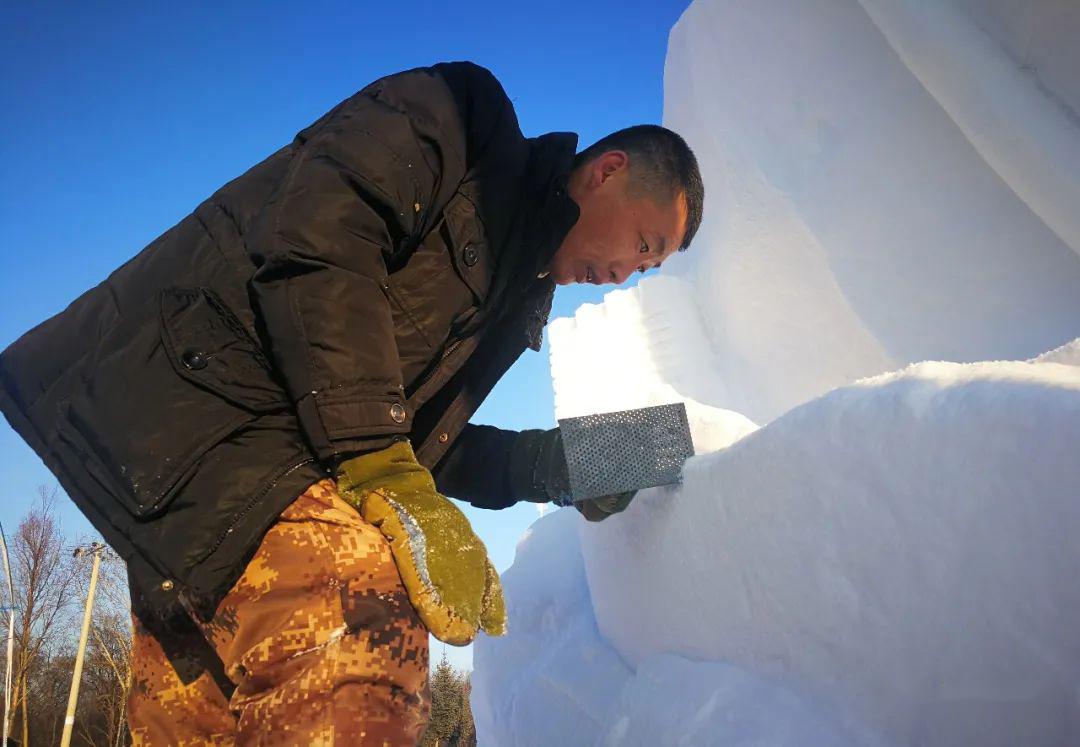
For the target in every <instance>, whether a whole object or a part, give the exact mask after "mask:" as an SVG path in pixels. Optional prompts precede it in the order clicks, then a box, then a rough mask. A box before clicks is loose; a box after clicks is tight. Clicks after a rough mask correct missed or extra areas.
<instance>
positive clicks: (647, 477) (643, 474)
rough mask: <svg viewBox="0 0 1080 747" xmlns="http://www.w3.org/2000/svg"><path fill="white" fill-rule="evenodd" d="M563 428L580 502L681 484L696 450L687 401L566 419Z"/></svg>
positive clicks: (575, 494)
mask: <svg viewBox="0 0 1080 747" xmlns="http://www.w3.org/2000/svg"><path fill="white" fill-rule="evenodd" d="M559 429H560V430H561V432H562V441H563V450H564V451H565V452H566V464H567V467H568V468H569V472H570V491H571V493H572V495H573V498H574V500H575V501H581V500H585V499H586V498H595V497H597V496H602V495H613V494H615V493H622V492H625V491H627V490H640V489H641V488H651V487H654V486H656V485H669V484H671V483H676V482H678V481H679V478H680V475H681V474H682V466H683V462H685V461H686V460H687V459H688V458H689V457H691V456H693V454H694V444H693V441H692V440H691V438H690V425H689V423H688V422H687V420H686V406H685V405H683V403H681V402H679V403H677V404H673V405H660V406H658V407H642V408H639V409H636V410H623V411H621V412H608V413H602V414H599V415H585V416H583V417H579V418H564V419H562V420H560V421H559Z"/></svg>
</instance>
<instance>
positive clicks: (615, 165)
mask: <svg viewBox="0 0 1080 747" xmlns="http://www.w3.org/2000/svg"><path fill="white" fill-rule="evenodd" d="M596 161H597V164H596V165H597V170H598V172H599V178H600V182H601V183H603V182H605V181H607V180H608V179H610V178H611V177H613V176H615V174H617V173H619V171H621V170H622V169H624V168H626V165H627V164H628V163H630V156H628V155H627V154H626V151H624V150H609V151H607V152H605V153H601V154H600V156H599V157H598V158H597V159H596Z"/></svg>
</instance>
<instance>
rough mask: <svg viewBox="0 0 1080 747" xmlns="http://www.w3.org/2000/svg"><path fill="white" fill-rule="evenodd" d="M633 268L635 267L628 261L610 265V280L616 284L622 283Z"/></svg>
mask: <svg viewBox="0 0 1080 747" xmlns="http://www.w3.org/2000/svg"><path fill="white" fill-rule="evenodd" d="M635 269H637V268H635V267H631V266H630V264H629V263H625V264H618V265H613V266H612V267H611V281H612V282H613V283H615V284H616V285H622V284H623V283H625V282H626V279H627V278H628V277H630V276H631V275H632V274H633V272H634V270H635Z"/></svg>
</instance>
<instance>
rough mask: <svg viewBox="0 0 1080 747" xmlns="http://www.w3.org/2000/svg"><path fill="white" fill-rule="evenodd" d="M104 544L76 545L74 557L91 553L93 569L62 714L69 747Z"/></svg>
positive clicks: (64, 743)
mask: <svg viewBox="0 0 1080 747" xmlns="http://www.w3.org/2000/svg"><path fill="white" fill-rule="evenodd" d="M104 550H105V545H103V544H101V543H100V542H91V543H90V547H89V548H83V547H76V548H75V557H76V558H77V557H79V556H80V555H85V554H87V553H91V554H93V556H94V565H93V570H91V571H90V589H89V590H88V591H87V592H86V611H85V612H84V613H83V622H82V633H81V634H80V635H79V651H78V653H76V654H75V671H74V672H72V674H71V691H70V693H68V704H67V714H66V715H65V716H64V733H63V735H62V736H61V737H60V747H69V745H70V744H71V733H72V731H74V729H75V705H76V704H77V703H78V702H79V680H81V679H82V668H83V654H85V653H86V640H87V638H89V636H90V617H91V615H92V613H93V611H94V591H95V589H96V588H97V578H98V568H100V567H101V553H102V552H103V551H104Z"/></svg>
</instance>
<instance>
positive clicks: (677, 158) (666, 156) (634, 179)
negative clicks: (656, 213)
mask: <svg viewBox="0 0 1080 747" xmlns="http://www.w3.org/2000/svg"><path fill="white" fill-rule="evenodd" d="M610 150H621V151H625V152H626V154H627V155H628V156H630V166H629V168H630V183H631V185H633V186H632V187H631V188H632V189H634V191H635V192H636V193H637V194H639V195H647V196H648V197H651V198H652V199H653V200H655V201H657V202H666V201H667V200H673V199H675V197H676V196H677V195H678V194H679V193H680V192H682V193H683V194H685V195H686V232H685V233H684V234H683V240H682V244H681V245H680V246H679V251H680V252H681V251H683V250H685V249H686V247H688V246H690V242H691V241H692V240H693V238H694V234H695V233H697V230H698V226H700V225H701V213H702V211H703V209H704V203H705V185H704V184H703V183H702V181H701V172H700V171H699V170H698V162H697V158H695V157H694V152H693V151H692V150H690V146H689V145H687V144H686V141H685V140H683V139H682V138H681V137H680V136H679V135H678V134H677V133H675V132H672V131H671V130H669V129H667V128H666V127H661V126H659V125H650V124H643V125H634V126H633V127H627V128H625V129H622V130H618V131H616V132H613V133H611V134H610V135H607V136H605V137H603V138H601V139H600V140H597V141H596V142H595V143H593V144H592V145H590V146H589V147H588V148H586V149H585V150H583V151H581V152H580V153H578V154H577V156H575V157H574V168H577V167H578V166H581V165H582V164H585V163H588V162H589V161H591V160H592V159H593V158H596V157H597V156H599V155H601V154H603V153H606V152H608V151H610Z"/></svg>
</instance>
